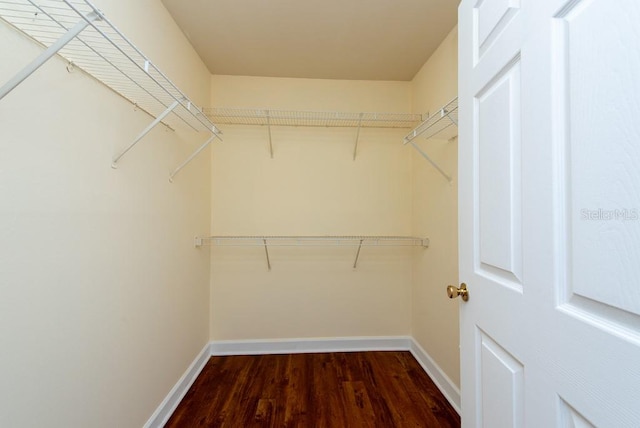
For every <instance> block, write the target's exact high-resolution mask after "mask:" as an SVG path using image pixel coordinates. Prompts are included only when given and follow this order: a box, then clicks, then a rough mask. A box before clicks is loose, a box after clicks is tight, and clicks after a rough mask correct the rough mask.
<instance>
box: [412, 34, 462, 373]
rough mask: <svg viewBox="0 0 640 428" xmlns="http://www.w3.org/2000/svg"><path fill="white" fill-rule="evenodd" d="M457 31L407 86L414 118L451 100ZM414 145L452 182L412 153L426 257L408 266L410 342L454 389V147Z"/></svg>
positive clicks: (417, 226)
mask: <svg viewBox="0 0 640 428" xmlns="http://www.w3.org/2000/svg"><path fill="white" fill-rule="evenodd" d="M457 43H458V37H457V27H456V28H454V29H453V30H452V31H451V33H450V34H449V36H447V38H446V39H445V40H444V41H443V42H442V44H441V45H440V47H439V48H438V50H437V51H436V52H435V53H434V54H433V55H432V57H431V58H430V59H429V60H428V61H427V63H426V64H425V65H424V66H423V67H422V69H421V70H420V72H419V73H418V74H417V75H416V77H415V78H414V80H413V111H414V113H424V112H434V111H437V110H438V109H439V108H440V107H441V106H442V105H444V104H445V103H447V102H449V101H451V100H452V99H453V98H454V97H456V96H457V94H458V90H457V75H458V73H457V69H458V68H457V64H458V61H457V53H458V46H457ZM417 141H418V144H419V145H420V147H421V148H422V149H424V151H425V152H427V153H428V154H429V155H430V156H431V157H432V158H433V160H435V161H436V162H437V163H438V164H439V165H440V167H442V169H443V170H444V171H445V172H447V173H448V174H449V175H451V176H453V183H452V184H449V183H448V182H447V181H446V179H445V178H444V177H442V175H440V174H439V173H438V171H437V170H436V169H435V168H433V167H432V166H431V165H430V164H429V163H428V162H427V161H426V160H425V159H424V158H423V157H422V156H420V154H418V152H417V151H414V152H415V153H414V155H413V172H414V175H413V189H414V190H413V216H412V218H413V231H414V233H416V234H419V235H425V236H429V238H430V239H431V245H430V248H429V250H428V251H425V252H422V253H418V254H417V255H416V256H415V261H414V265H413V289H412V301H411V303H412V322H411V326H412V332H413V337H414V338H415V339H416V340H417V341H418V343H419V344H420V345H421V346H422V347H423V348H424V349H425V350H426V351H427V353H428V354H429V355H430V356H431V357H432V358H433V359H434V360H435V362H436V363H437V364H438V365H439V366H440V367H441V368H442V370H444V372H445V373H446V374H447V376H448V377H449V378H450V379H451V380H452V381H453V382H454V383H455V384H457V385H460V363H459V334H458V328H459V323H458V304H459V299H457V300H455V301H450V300H449V299H448V298H447V296H446V292H445V287H446V286H447V285H448V284H457V282H458V246H457V245H458V241H457V239H458V235H457V227H458V223H457V215H458V213H457V206H458V199H457V198H458V196H457V180H456V177H457V156H458V152H457V141H456V140H453V141H447V140H439V139H431V140H425V139H418V140H417Z"/></svg>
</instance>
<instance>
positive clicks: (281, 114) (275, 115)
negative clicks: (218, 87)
mask: <svg viewBox="0 0 640 428" xmlns="http://www.w3.org/2000/svg"><path fill="white" fill-rule="evenodd" d="M204 112H205V114H206V115H207V116H208V117H209V118H210V119H211V120H212V121H213V122H215V123H217V124H220V125H223V124H224V125H269V126H309V127H314V126H317V127H346V128H360V127H362V128H412V127H414V126H415V125H416V124H417V123H419V122H420V121H421V120H422V116H421V115H419V114H411V113H348V112H326V111H325V112H322V111H293V110H268V109H267V110H265V109H238V108H225V107H214V108H206V109H204Z"/></svg>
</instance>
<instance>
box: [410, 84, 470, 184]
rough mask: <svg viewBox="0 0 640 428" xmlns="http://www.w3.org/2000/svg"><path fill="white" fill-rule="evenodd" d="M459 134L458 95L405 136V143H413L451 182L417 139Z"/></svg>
mask: <svg viewBox="0 0 640 428" xmlns="http://www.w3.org/2000/svg"><path fill="white" fill-rule="evenodd" d="M457 135H458V97H456V98H454V99H453V100H451V101H449V102H448V103H447V104H445V105H444V106H443V107H442V108H440V109H439V110H438V111H437V112H436V113H434V114H431V115H429V117H427V118H426V119H425V120H424V121H422V123H420V124H419V125H418V126H416V127H415V128H414V129H413V130H412V131H411V132H410V133H409V134H407V135H406V136H405V137H404V143H403V144H407V143H408V144H411V145H412V146H413V148H415V149H416V150H417V151H418V153H420V155H422V157H424V158H425V159H426V160H427V161H428V162H429V163H430V164H431V165H432V166H433V167H434V168H435V169H436V170H438V172H439V173H440V175H442V176H443V177H444V178H445V179H446V180H447V181H448V182H449V183H452V182H453V178H452V177H451V176H450V175H449V174H447V173H446V172H444V170H443V169H442V168H440V166H439V165H438V164H437V163H436V162H435V161H434V160H433V159H431V157H430V156H429V155H428V154H427V153H426V152H425V151H424V150H422V149H421V148H420V146H418V145H417V144H416V143H415V141H414V140H415V139H416V138H418V137H420V136H422V137H424V138H426V139H429V138H433V137H435V136H438V137H441V138H447V139H452V138H454V137H456V136H457Z"/></svg>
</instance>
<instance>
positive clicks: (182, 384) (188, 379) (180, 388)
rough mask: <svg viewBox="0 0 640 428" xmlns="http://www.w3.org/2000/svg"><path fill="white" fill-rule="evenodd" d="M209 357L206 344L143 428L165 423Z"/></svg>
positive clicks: (209, 352) (209, 349)
mask: <svg viewBox="0 0 640 428" xmlns="http://www.w3.org/2000/svg"><path fill="white" fill-rule="evenodd" d="M209 357H211V344H209V343H207V344H206V345H205V347H204V348H202V351H200V353H199V354H198V356H197V357H196V359H195V360H193V362H192V363H191V365H190V366H189V368H188V369H187V371H186V372H185V373H184V374H183V375H182V377H181V378H180V379H179V380H178V382H177V383H176V384H175V386H174V387H173V388H172V389H171V391H170V392H169V394H168V395H167V396H166V397H165V399H164V400H163V401H162V403H160V405H159V406H158V408H157V409H156V411H155V412H154V413H153V415H151V417H150V418H149V420H148V421H147V423H146V424H144V428H160V427H163V426H164V424H166V423H167V421H168V420H169V418H170V417H171V415H172V414H173V412H174V411H175V410H176V408H177V407H178V404H180V401H182V399H183V398H184V396H185V395H186V393H187V391H189V388H191V385H193V382H195V380H196V378H197V377H198V375H199V374H200V372H201V371H202V369H203V368H204V366H205V364H207V361H209Z"/></svg>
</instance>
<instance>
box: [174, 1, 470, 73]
mask: <svg viewBox="0 0 640 428" xmlns="http://www.w3.org/2000/svg"><path fill="white" fill-rule="evenodd" d="M162 2H163V3H164V5H165V6H166V7H167V9H168V10H169V12H170V13H171V15H172V16H173V18H174V19H175V21H176V22H177V23H178V25H179V26H180V28H181V29H182V31H183V32H184V33H185V34H186V35H187V37H188V38H189V40H190V41H191V43H192V44H193V46H194V47H195V49H196V51H197V52H198V54H199V55H200V57H201V58H202V60H203V61H204V63H205V64H206V65H207V67H208V68H209V71H211V73H213V74H227V75H243V76H267V77H304V78H316V79H351V80H404V81H406V80H411V79H412V78H413V77H414V76H415V74H416V73H417V72H418V71H419V70H420V67H421V66H422V65H423V64H424V63H425V62H426V60H427V59H428V58H429V56H430V55H431V54H432V53H433V51H434V50H435V49H436V48H437V47H438V45H439V44H440V42H441V41H442V40H443V39H444V38H445V36H446V35H447V34H448V33H449V31H450V30H451V29H452V28H453V27H454V26H455V24H456V22H457V8H458V3H459V0H189V1H185V0H162Z"/></svg>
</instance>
